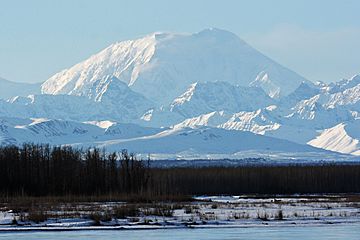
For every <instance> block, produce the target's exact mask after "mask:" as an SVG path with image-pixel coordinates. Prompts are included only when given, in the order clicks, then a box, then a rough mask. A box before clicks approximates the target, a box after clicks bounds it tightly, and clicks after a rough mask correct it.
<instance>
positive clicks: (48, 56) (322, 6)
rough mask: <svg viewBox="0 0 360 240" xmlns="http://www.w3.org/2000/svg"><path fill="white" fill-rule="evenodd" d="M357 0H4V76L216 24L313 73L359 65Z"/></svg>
mask: <svg viewBox="0 0 360 240" xmlns="http://www.w3.org/2000/svg"><path fill="white" fill-rule="evenodd" d="M359 10H360V1H358V0H338V1H335V0H333V1H332V0H327V1H325V0H316V1H314V0H312V1H311V0H286V1H285V0H249V1H241V0H221V1H220V0H219V1H211V0H181V1H180V0H179V1H169V0H167V1H166V0H151V1H150V0H147V1H146V0H143V1H136V0H132V1H120V0H118V1H116V0H102V1H100V0H99V1H91V0H87V1H85V0H58V1H56V0H53V1H49V0H28V1H27V0H22V1H20V0H8V1H5V0H0V76H2V77H4V78H6V79H9V80H13V81H22V82H40V81H44V80H46V79H47V78H48V77H50V76H51V75H52V74H54V73H56V72H58V71H60V70H62V69H64V68H67V67H70V66H72V65H73V64H75V63H77V62H79V61H81V60H84V59H85V58H87V57H89V56H90V55H92V54H94V53H96V52H98V51H99V50H101V49H103V48H105V47H106V46H108V45H109V44H111V43H113V42H116V41H120V40H125V39H132V38H136V37H140V36H143V35H145V34H148V33H150V32H154V31H172V32H197V31H200V30H202V29H204V28H208V27H218V28H223V29H226V30H229V31H232V32H234V33H236V34H237V35H238V36H239V37H241V38H242V39H244V40H245V41H247V42H248V43H249V44H250V45H252V46H254V47H255V48H257V49H258V50H260V51H261V52H263V53H265V54H267V55H268V56H269V57H271V58H273V59H274V60H276V61H278V62H279V63H281V64H283V65H285V66H287V67H289V68H291V69H292V70H295V71H296V72H298V73H300V74H301V75H303V76H305V77H307V78H308V79H310V80H313V81H317V80H322V81H326V82H329V81H335V80H339V79H340V78H346V77H351V76H352V75H354V74H356V73H360V16H359Z"/></svg>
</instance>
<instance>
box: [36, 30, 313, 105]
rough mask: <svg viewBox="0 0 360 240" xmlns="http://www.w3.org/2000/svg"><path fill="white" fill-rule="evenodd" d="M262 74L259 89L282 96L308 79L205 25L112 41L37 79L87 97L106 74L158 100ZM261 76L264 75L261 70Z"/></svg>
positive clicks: (50, 89)
mask: <svg viewBox="0 0 360 240" xmlns="http://www.w3.org/2000/svg"><path fill="white" fill-rule="evenodd" d="M259 74H263V75H264V74H266V76H268V80H267V82H271V86H270V87H269V86H266V88H265V87H264V90H265V91H266V92H267V93H268V94H270V95H271V93H272V92H273V91H274V89H275V91H276V93H277V94H276V95H279V96H283V95H287V94H289V93H291V92H292V91H293V90H295V89H296V88H297V87H298V86H299V85H300V84H301V82H303V81H305V82H308V80H306V79H304V78H303V77H301V76H299V75H298V74H296V73H294V72H293V71H291V70H289V69H287V68H285V67H283V66H281V65H279V64H278V63H276V62H274V61H273V60H271V59H269V58H268V57H266V56H264V55H263V54H261V53H259V52H258V51H256V50H255V49H253V48H252V47H250V46H249V45H248V44H246V43H245V42H244V41H242V40H241V39H239V38H238V37H237V36H236V35H235V34H233V33H230V32H227V31H224V30H219V29H206V30H203V31H201V32H199V33H195V34H173V33H153V34H150V35H148V36H145V37H144V38H141V39H137V40H132V41H123V42H118V43H115V44H113V45H111V46H109V47H108V48H106V49H104V50H103V51H101V52H100V53H98V54H96V55H93V56H92V57H90V58H89V59H87V60H85V61H83V62H81V63H79V64H76V65H75V66H73V67H71V68H69V69H65V70H63V71H61V72H59V73H57V74H55V75H54V76H53V77H51V78H50V79H48V80H47V81H46V82H45V83H44V84H42V92H43V93H46V94H71V95H81V96H88V95H89V92H90V89H92V88H94V87H96V84H97V83H96V81H97V80H98V79H102V78H103V77H105V76H108V75H112V76H115V77H116V78H118V79H119V80H121V81H123V82H125V83H126V84H127V85H128V86H129V87H130V88H131V89H133V90H135V91H136V92H138V93H141V94H143V95H144V96H145V97H147V98H148V99H150V100H153V101H154V102H156V103H158V104H159V105H164V104H165V105H166V104H168V103H169V102H170V101H171V100H173V99H174V98H175V97H177V96H179V95H180V94H181V93H183V92H184V91H186V89H187V88H188V86H189V85H190V84H193V83H195V82H205V81H207V82H214V81H224V82H228V83H230V84H233V85H235V86H236V85H240V86H248V85H249V84H250V83H251V82H253V81H254V80H255V79H256V78H257V76H258V75H259ZM264 76H265V75H264Z"/></svg>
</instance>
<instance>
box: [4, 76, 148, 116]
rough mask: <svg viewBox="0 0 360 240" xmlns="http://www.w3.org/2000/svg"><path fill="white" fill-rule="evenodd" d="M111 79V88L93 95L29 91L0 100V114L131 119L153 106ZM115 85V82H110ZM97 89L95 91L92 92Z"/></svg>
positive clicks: (109, 83)
mask: <svg viewBox="0 0 360 240" xmlns="http://www.w3.org/2000/svg"><path fill="white" fill-rule="evenodd" d="M114 81H116V80H111V81H109V82H108V83H107V85H106V86H103V87H104V88H106V87H108V86H109V85H111V86H112V87H111V90H108V91H105V92H102V89H97V90H98V92H96V91H94V99H93V100H91V99H88V98H87V97H81V96H70V95H47V94H41V95H29V96H28V97H19V96H17V97H13V98H11V99H9V100H7V101H0V116H7V117H18V118H50V119H64V120H75V121H100V120H114V121H121V122H131V121H134V120H136V119H139V118H140V117H141V116H142V115H143V114H144V113H145V112H146V111H147V110H148V109H149V108H151V107H152V106H153V103H152V102H151V101H150V100H147V99H146V98H144V97H143V96H142V95H140V94H137V93H135V92H133V91H132V90H130V89H129V88H128V86H126V85H125V84H123V83H121V82H119V81H117V82H116V83H114ZM114 85H115V86H114ZM95 93H97V94H95Z"/></svg>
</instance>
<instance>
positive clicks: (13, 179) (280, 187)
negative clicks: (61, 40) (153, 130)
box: [0, 144, 360, 198]
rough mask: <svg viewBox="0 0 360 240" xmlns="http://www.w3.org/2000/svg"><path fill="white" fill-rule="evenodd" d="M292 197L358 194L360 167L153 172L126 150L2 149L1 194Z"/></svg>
mask: <svg viewBox="0 0 360 240" xmlns="http://www.w3.org/2000/svg"><path fill="white" fill-rule="evenodd" d="M294 193H360V164H359V165H324V166H319V165H314V166H310V165H308V166H241V167H201V168H179V167H176V168H151V166H150V162H149V161H141V160H138V159H136V157H135V156H134V155H133V154H129V153H128V152H127V151H122V152H121V153H111V154H107V153H105V151H100V150H99V149H88V150H85V151H83V150H81V149H76V148H72V147H67V146H66V147H50V146H48V145H34V144H25V145H23V146H22V147H16V146H3V147H0V194H1V195H2V196H66V195H72V196H101V195H118V196H126V195H133V196H139V197H140V196H141V197H149V198H154V197H157V196H185V195H201V194H209V195H210V194H214V195H220V194H294Z"/></svg>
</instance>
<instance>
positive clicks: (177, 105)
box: [170, 82, 274, 118]
mask: <svg viewBox="0 0 360 240" xmlns="http://www.w3.org/2000/svg"><path fill="white" fill-rule="evenodd" d="M273 102H274V101H273V100H272V99H271V98H270V97H269V96H267V95H266V94H265V92H264V91H263V90H262V89H261V88H252V87H239V86H238V87H235V86H233V85H231V84H229V83H226V82H205V83H195V84H191V85H190V87H189V88H188V90H187V91H186V92H185V93H183V94H182V95H181V96H179V97H178V98H176V99H175V100H174V101H173V102H172V103H171V105H170V111H172V112H177V113H179V114H180V115H182V116H184V117H187V118H189V117H194V116H198V115H200V114H203V113H207V112H213V111H225V112H231V113H234V112H239V111H241V110H244V111H251V110H256V109H258V108H262V107H266V106H269V105H271V104H273Z"/></svg>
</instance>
